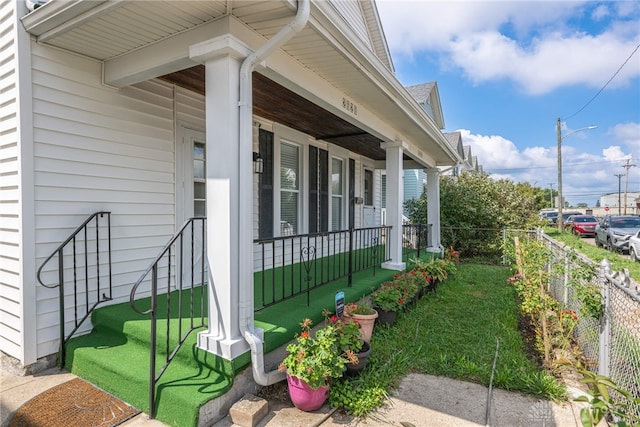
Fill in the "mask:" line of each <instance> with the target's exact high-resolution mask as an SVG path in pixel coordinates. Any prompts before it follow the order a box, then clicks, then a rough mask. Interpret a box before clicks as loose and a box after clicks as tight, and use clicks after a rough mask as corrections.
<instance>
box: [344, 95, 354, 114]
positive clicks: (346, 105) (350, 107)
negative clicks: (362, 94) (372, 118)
mask: <svg viewBox="0 0 640 427" xmlns="http://www.w3.org/2000/svg"><path fill="white" fill-rule="evenodd" d="M342 108H344V109H345V110H347V111H348V112H350V113H351V114H353V115H355V116H357V115H358V106H357V105H356V104H355V102H351V101H349V100H348V99H347V98H342Z"/></svg>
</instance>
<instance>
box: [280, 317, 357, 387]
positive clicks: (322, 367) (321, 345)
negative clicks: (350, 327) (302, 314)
mask: <svg viewBox="0 0 640 427" xmlns="http://www.w3.org/2000/svg"><path fill="white" fill-rule="evenodd" d="M311 325H312V322H311V320H310V319H305V320H304V321H303V322H302V323H301V324H300V327H301V328H302V331H301V332H300V333H299V334H297V335H296V338H295V341H294V342H293V343H291V344H289V345H288V346H287V355H286V357H285V358H284V360H283V361H282V363H281V364H280V367H279V369H280V370H281V371H284V372H286V373H287V374H288V375H291V376H294V377H297V378H299V379H301V380H302V381H304V382H306V383H307V384H308V385H309V387H311V388H312V389H317V388H319V387H326V386H328V385H329V384H330V382H331V380H332V379H333V378H340V377H341V376H342V374H343V372H344V371H345V366H346V364H347V363H349V362H351V361H352V359H353V358H355V359H356V360H357V357H355V356H353V355H352V354H349V353H348V352H345V351H342V350H341V342H340V341H341V338H340V334H339V332H338V329H337V325H335V324H334V323H331V322H330V323H328V324H326V325H325V326H324V327H322V328H320V329H318V330H316V332H315V334H312V332H311ZM356 332H357V331H356Z"/></svg>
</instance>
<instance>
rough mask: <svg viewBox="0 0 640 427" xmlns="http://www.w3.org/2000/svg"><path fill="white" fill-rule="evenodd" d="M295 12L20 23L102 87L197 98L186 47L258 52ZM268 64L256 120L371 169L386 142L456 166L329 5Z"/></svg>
mask: <svg viewBox="0 0 640 427" xmlns="http://www.w3.org/2000/svg"><path fill="white" fill-rule="evenodd" d="M296 7H297V6H296V2H295V1H292V0H278V1H269V2H264V1H248V0H243V1H231V0H212V1H207V2H202V1H149V2H138V1H100V0H92V1H86V0H51V1H49V2H48V3H46V4H45V5H43V6H41V7H40V8H38V9H36V10H35V11H33V12H31V13H29V14H28V15H26V16H24V17H23V18H22V22H23V25H24V27H25V29H26V30H27V31H28V32H29V33H31V34H32V35H33V36H34V37H35V39H36V40H37V42H39V43H44V44H48V45H52V46H55V47H57V48H61V49H64V50H67V51H71V52H74V53H77V54H80V55H83V56H87V57H90V58H93V59H96V60H99V61H101V62H102V64H103V74H104V80H105V83H106V84H110V85H113V86H127V85H131V84H135V83H138V82H140V81H144V80H148V79H150V78H156V77H160V78H163V79H165V80H168V81H171V82H173V83H175V84H177V85H180V86H184V87H187V88H189V89H191V90H194V91H197V92H200V93H204V66H203V65H202V64H199V63H198V62H196V61H195V60H194V59H192V58H191V57H190V56H189V47H190V46H193V45H195V44H198V43H201V42H204V41H206V40H209V39H212V38H214V37H216V36H219V35H223V34H229V33H231V34H234V35H237V36H238V38H240V39H241V40H243V42H245V43H247V45H248V46H249V47H250V48H252V49H255V48H256V47H257V46H260V45H261V44H262V43H264V41H265V40H267V39H269V38H271V37H272V36H273V35H274V34H275V33H276V32H277V31H279V30H280V28H282V27H283V26H284V25H286V24H287V23H288V22H289V21H290V20H291V19H292V18H293V16H294V15H295V12H296ZM363 9H365V10H366V11H368V12H366V13H372V12H371V11H372V10H373V13H375V8H371V7H369V8H363ZM371 45H373V46H379V45H380V43H379V41H376V40H373V43H372V44H371ZM383 45H384V43H383ZM374 49H375V48H374ZM378 49H379V47H378ZM274 56H276V57H275V58H274V59H273V60H272V59H271V58H270V59H269V60H268V61H266V63H265V64H264V67H262V68H259V69H258V70H257V71H258V72H257V73H254V96H253V98H254V100H253V104H254V113H255V114H256V115H259V116H261V117H264V118H266V119H269V120H273V121H276V122H279V123H282V124H285V125H287V126H290V127H292V128H294V129H297V130H299V131H302V132H305V133H307V134H309V135H311V136H313V137H314V138H317V139H321V140H325V141H328V142H331V143H334V144H336V145H339V146H342V147H345V148H347V149H349V150H351V151H353V152H356V153H359V154H361V155H364V156H366V157H369V158H371V159H373V160H377V161H382V160H384V159H385V157H386V152H385V150H384V149H383V148H382V147H381V144H380V143H381V142H392V141H394V142H400V143H401V144H402V146H403V148H404V152H405V158H407V159H408V158H411V159H412V160H414V161H415V162H416V164H417V165H421V166H423V167H436V166H447V165H454V164H456V163H458V162H459V161H460V160H461V159H460V158H459V155H458V153H457V152H456V150H455V149H453V148H452V147H451V145H450V144H449V143H447V140H446V137H445V136H444V135H443V134H442V132H441V131H440V130H439V129H438V127H437V125H436V124H435V123H434V121H433V120H432V119H431V118H430V117H429V116H428V115H427V113H426V112H425V111H424V110H423V109H422V108H421V107H420V105H419V104H418V103H417V101H415V100H414V99H413V98H412V97H411V95H410V94H409V92H408V91H407V90H406V89H405V88H404V87H403V86H402V84H401V83H400V82H399V81H398V80H397V79H396V77H395V75H394V74H393V70H392V65H391V64H390V63H389V62H383V61H381V60H380V59H379V57H378V56H377V55H376V53H375V52H374V50H372V49H371V48H370V47H369V45H368V44H367V43H366V42H365V41H363V39H361V36H359V35H358V34H356V32H354V30H353V29H352V28H351V27H350V25H348V23H347V22H346V20H345V19H344V18H343V17H342V15H341V14H340V13H339V12H338V10H337V9H336V8H335V7H334V6H333V5H332V3H331V2H328V1H327V2H324V1H323V2H312V4H311V16H310V20H309V23H308V25H307V26H306V27H305V29H304V30H303V31H302V32H301V33H300V34H299V35H298V36H296V37H294V38H293V39H292V40H290V41H289V42H287V43H286V44H285V45H284V46H283V48H282V50H281V51H280V52H278V54H277V55H274ZM274 105H275V106H277V108H274ZM354 109H355V111H354Z"/></svg>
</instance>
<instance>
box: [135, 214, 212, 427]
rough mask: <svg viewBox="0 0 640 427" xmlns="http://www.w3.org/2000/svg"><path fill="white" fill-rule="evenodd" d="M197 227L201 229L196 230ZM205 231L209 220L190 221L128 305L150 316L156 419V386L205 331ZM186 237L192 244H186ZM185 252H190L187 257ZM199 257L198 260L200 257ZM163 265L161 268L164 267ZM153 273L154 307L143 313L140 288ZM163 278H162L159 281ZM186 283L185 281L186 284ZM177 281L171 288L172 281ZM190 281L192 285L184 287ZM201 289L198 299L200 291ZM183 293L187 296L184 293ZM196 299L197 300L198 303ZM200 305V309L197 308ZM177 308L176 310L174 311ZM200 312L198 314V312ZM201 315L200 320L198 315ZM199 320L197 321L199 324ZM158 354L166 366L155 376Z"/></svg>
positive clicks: (141, 280)
mask: <svg viewBox="0 0 640 427" xmlns="http://www.w3.org/2000/svg"><path fill="white" fill-rule="evenodd" d="M196 223H199V224H200V226H199V227H196ZM205 227H206V218H204V217H195V218H190V219H188V220H187V221H186V222H185V223H184V225H183V226H182V227H181V228H180V230H179V231H178V232H176V233H175V234H174V236H173V237H172V238H171V239H170V240H169V243H167V244H166V245H165V247H164V248H163V249H162V251H160V254H159V255H158V256H157V257H156V258H155V260H154V261H153V262H152V263H151V265H150V266H149V267H148V268H147V270H146V271H145V272H144V273H143V274H142V275H141V276H140V278H139V279H138V281H137V282H136V283H135V285H133V288H132V289H131V294H130V299H129V304H130V305H131V308H133V310H134V311H136V312H137V313H138V314H142V315H147V314H149V315H151V337H150V347H151V351H150V359H149V360H150V366H149V417H150V418H154V417H155V413H156V384H157V383H158V381H159V380H160V377H161V376H162V374H163V373H164V372H165V371H166V369H167V367H168V366H169V364H170V363H171V361H172V360H173V358H174V356H175V355H176V354H177V353H178V351H179V350H180V347H181V346H182V344H183V343H184V342H185V341H186V339H187V337H188V336H189V334H190V333H191V332H193V331H194V330H196V329H199V328H201V327H206V326H207V322H206V310H205V309H206V301H207V291H206V283H207V280H206V277H207V275H206V268H205V265H206V259H207V258H206V240H205V235H206V233H205ZM185 234H187V236H186V238H187V239H189V241H188V242H187V243H186V244H185ZM197 234H198V235H199V239H200V240H199V243H201V245H200V248H199V249H198V248H196V243H198V240H197V239H198V236H197ZM185 252H187V253H186V254H185ZM196 255H199V256H200V258H199V260H198V259H197V256H196ZM197 263H199V264H200V268H199V270H200V271H199V272H196V264H197ZM161 264H162V266H161ZM149 273H151V279H150V280H151V282H150V298H151V304H150V307H149V309H147V310H144V309H141V308H140V307H138V305H136V300H135V297H136V293H137V291H138V288H139V287H140V286H141V284H143V283H146V282H145V281H146V279H147V277H148V275H149ZM160 276H162V277H160ZM198 278H199V284H196V280H197V279H198ZM161 279H163V280H166V287H165V288H164V289H162V291H161V293H162V294H163V295H164V298H165V299H164V300H163V303H164V301H166V307H165V311H164V313H163V314H164V315H161V313H159V310H158V302H159V296H160V295H159V287H160V286H159V281H160V280H161ZM185 279H186V280H185ZM172 280H175V283H174V285H173V286H172V283H171V281H172ZM187 280H188V282H189V283H185V282H186V281H187ZM198 288H199V291H200V292H199V295H198V292H197V290H198ZM183 291H184V292H183ZM173 292H177V296H178V301H177V309H176V310H173V311H172V299H171V294H172V293H173ZM185 292H188V294H189V295H188V298H189V301H187V303H188V319H186V316H184V317H183V303H184V299H183V294H184V293H185ZM196 298H197V299H198V300H197V301H196ZM196 305H197V306H196ZM174 308H175V307H174ZM198 309H199V310H198ZM197 311H199V312H200V313H199V316H197V315H196V312H197ZM196 317H198V319H197V321H196ZM175 318H177V327H176V328H175V329H177V331H174V335H177V337H176V339H175V340H174V341H175V343H174V344H173V345H172V342H171V341H172V340H171V332H172V330H171V323H172V322H171V320H172V319H175ZM159 320H166V330H165V333H166V341H165V343H164V347H163V348H160V349H158V343H157V341H158V321H159ZM183 320H184V321H185V322H187V321H188V322H189V323H188V325H184V326H186V328H187V329H186V331H183ZM158 350H160V351H161V352H164V354H165V363H164V365H163V366H162V367H161V368H160V370H159V371H158V372H156V355H157V353H158Z"/></svg>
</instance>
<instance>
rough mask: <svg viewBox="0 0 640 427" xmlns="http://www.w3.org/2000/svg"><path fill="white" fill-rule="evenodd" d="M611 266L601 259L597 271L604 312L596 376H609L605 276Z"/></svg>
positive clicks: (608, 328) (608, 301) (608, 326)
mask: <svg viewBox="0 0 640 427" xmlns="http://www.w3.org/2000/svg"><path fill="white" fill-rule="evenodd" d="M610 269H611V264H610V263H609V261H608V260H607V259H603V260H602V262H601V263H600V268H599V269H598V281H599V282H600V283H599V284H600V291H601V292H602V299H603V302H604V311H603V313H602V316H601V317H600V336H599V340H598V375H603V376H605V377H608V376H609V350H610V340H611V322H609V320H610V319H609V305H610V298H611V295H610V286H609V279H608V278H607V275H609V274H610Z"/></svg>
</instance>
